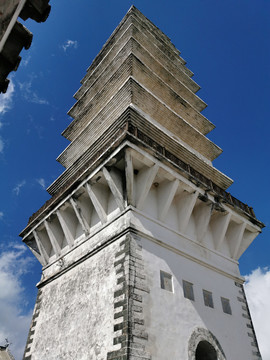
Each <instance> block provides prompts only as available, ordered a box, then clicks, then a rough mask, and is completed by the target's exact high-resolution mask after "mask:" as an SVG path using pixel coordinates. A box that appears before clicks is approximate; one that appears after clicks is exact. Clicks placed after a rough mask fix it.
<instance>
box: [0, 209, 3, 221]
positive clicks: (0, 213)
mask: <svg viewBox="0 0 270 360" xmlns="http://www.w3.org/2000/svg"><path fill="white" fill-rule="evenodd" d="M3 217H4V213H3V211H0V220H1V219H3Z"/></svg>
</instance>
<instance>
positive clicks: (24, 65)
mask: <svg viewBox="0 0 270 360" xmlns="http://www.w3.org/2000/svg"><path fill="white" fill-rule="evenodd" d="M30 59H31V56H30V55H28V56H25V57H24V58H23V59H22V61H21V64H20V65H21V66H23V67H26V66H27V65H28V64H29V61H30Z"/></svg>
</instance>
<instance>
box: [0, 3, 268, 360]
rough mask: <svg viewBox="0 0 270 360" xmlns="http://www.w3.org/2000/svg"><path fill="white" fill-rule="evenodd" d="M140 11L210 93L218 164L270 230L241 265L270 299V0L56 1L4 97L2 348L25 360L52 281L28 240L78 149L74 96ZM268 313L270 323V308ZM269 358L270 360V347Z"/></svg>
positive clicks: (0, 139)
mask: <svg viewBox="0 0 270 360" xmlns="http://www.w3.org/2000/svg"><path fill="white" fill-rule="evenodd" d="M132 4H134V5H135V6H136V7H137V8H138V9H139V10H140V11H142V12H143V13H144V15H146V16H147V17H148V18H149V19H150V20H151V21H152V22H154V24H155V25H157V26H158V27H159V28H160V29H161V30H162V31H163V32H164V33H165V34H166V35H168V36H169V37H170V38H171V40H172V42H173V43H174V44H175V46H176V47H177V48H178V49H179V50H180V51H181V56H182V57H183V58H184V59H185V60H186V61H187V66H188V67H189V68H190V69H191V70H192V71H193V72H194V80H195V81H196V82H197V83H198V84H199V85H200V86H201V90H200V91H199V92H198V95H199V96H200V97H201V98H202V99H203V100H204V101H205V102H206V103H207V104H208V107H207V108H206V109H205V110H204V111H203V114H204V115H205V116H206V117H207V118H208V119H209V120H210V121H211V122H213V123H214V124H215V125H216V129H215V130H213V131H212V132H211V133H210V134H209V138H210V139H211V140H213V141H214V142H215V143H216V144H217V145H219V146H220V147H221V148H222V149H223V151H224V153H223V154H222V155H220V157H219V158H218V159H217V160H215V162H214V166H215V167H217V168H218V169H219V170H221V171H222V172H224V173H225V174H226V175H228V176H230V177H231V178H232V179H234V181H235V183H234V184H233V185H232V186H231V187H230V189H229V191H230V192H231V193H232V194H233V195H234V196H235V197H237V198H239V199H240V200H241V201H243V202H246V203H248V205H250V206H253V207H254V210H255V214H256V215H257V217H258V219H259V220H261V221H263V222H264V223H265V224H266V226H267V227H266V228H265V229H264V230H263V233H262V234H261V235H260V236H259V237H258V238H257V239H256V240H255V241H254V243H253V244H252V245H251V246H250V248H249V249H248V250H247V251H246V253H245V254H244V255H243V256H242V257H241V259H240V269H241V273H242V274H243V275H249V280H250V282H251V283H250V289H251V285H254V286H253V287H252V291H254V289H257V291H260V292H261V293H262V299H260V302H261V303H265V304H267V296H268V299H269V295H270V272H269V268H270V257H269V250H270V243H269V238H270V236H269V231H270V230H269V229H268V225H269V213H270V212H269V210H268V204H269V203H270V195H269V190H268V186H269V173H270V171H269V154H270V151H269V150H270V141H269V130H270V124H269V113H270V101H269V96H270V65H269V64H270V46H269V37H270V22H269V15H270V2H269V0H256V1H255V0H226V1H225V0H224V1H222V0H181V1H179V0H177V1H176V0H167V1H166V2H165V1H164V0H163V1H161V0H156V1H150V0H147V1H145V0H137V1H136V0H134V1H133V2H131V1H127V0H125V1H124V0H116V1H109V0H107V1H104V0H99V1H97V0H95V1H89V0H77V1H74V0H73V1H71V0H58V1H51V5H52V11H51V14H50V16H49V18H48V20H47V21H46V22H45V23H44V24H37V23H35V22H33V21H31V20H28V21H26V24H25V25H26V27H27V28H28V29H29V30H30V31H32V32H33V34H34V38H33V43H32V46H31V48H30V49H29V50H27V51H23V52H22V62H21V65H20V67H19V69H18V71H17V72H16V73H12V75H11V85H10V87H9V91H8V93H7V94H6V95H0V169H1V177H0V182H1V183H0V189H1V190H0V191H1V193H0V195H1V197H0V199H1V201H0V284H1V286H2V288H3V287H4V288H5V289H6V291H5V292H4V294H2V295H0V303H1V306H0V316H1V318H2V319H3V318H4V317H3V316H4V311H5V319H6V320H5V321H2V322H1V325H0V342H1V341H2V342H3V340H2V339H4V338H5V337H7V336H8V337H9V339H10V341H12V342H13V345H12V349H13V351H14V353H15V355H16V357H17V358H16V359H20V357H21V353H22V348H23V346H24V341H25V337H26V336H27V330H25V329H27V326H28V322H29V319H30V314H31V312H32V309H33V306H34V302H35V296H36V289H35V284H36V283H37V282H38V281H39V279H40V275H41V267H40V266H39V264H38V262H37V261H36V260H35V259H34V258H33V257H32V255H31V253H30V252H29V251H28V250H27V249H25V248H24V247H22V246H21V239H20V238H19V237H18V234H19V232H20V231H21V230H22V229H23V228H24V227H25V225H26V223H27V221H28V217H29V216H30V215H31V214H32V213H33V212H35V211H36V210H38V209H39V208H40V206H41V205H43V203H44V202H45V201H46V200H47V199H48V198H49V195H48V194H47V193H46V190H45V189H46V187H47V186H48V185H49V184H51V183H52V182H53V181H54V180H55V179H56V178H57V177H58V175H60V173H61V172H62V171H63V168H62V166H61V165H60V164H58V163H57V162H56V160H55V159H56V157H57V156H58V155H59V154H60V153H61V152H62V150H63V149H64V148H65V147H66V146H67V145H68V141H67V140H66V139H64V138H63V137H62V136H61V132H62V131H63V130H64V129H65V128H66V127H67V125H68V124H69V123H70V121H71V118H70V117H69V116H68V115H67V114H66V113H67V111H68V110H69V108H70V107H71V106H72V105H73V104H74V102H75V100H74V99H73V97H72V96H73V94H74V93H75V92H76V90H77V89H78V88H79V86H80V80H81V79H82V78H83V76H84V74H85V71H86V69H87V67H88V66H89V65H90V64H91V62H92V60H93V59H94V57H95V56H96V55H97V53H98V52H99V50H100V49H101V47H102V45H103V44H104V43H105V41H106V40H107V39H108V37H109V36H110V34H111V33H112V32H113V30H114V29H115V27H116V26H117V25H118V23H119V22H120V21H121V19H122V17H123V16H124V15H125V13H126V12H127V11H128V9H129V7H130V6H131V5H132ZM256 269H257V270H256ZM255 270H256V271H257V272H256V271H255ZM256 286H258V288H256ZM259 286H261V287H259ZM247 291H249V290H248V289H247ZM250 291H251V290H250ZM251 302H252V299H251ZM268 302H269V301H268ZM253 305H254V306H255V308H254V309H255V310H254V320H255V318H256V316H258V314H257V315H256V311H257V310H256V304H252V306H253ZM1 309H2V310H1ZM4 309H5V310H4ZM1 312H2V314H1ZM7 314H12V316H11V315H10V317H8V316H7ZM265 314H268V315H269V317H270V309H269V307H268V308H265ZM258 317H259V316H258ZM18 319H20V321H19V320H18ZM258 321H259V320H258ZM15 324H16V325H15ZM257 326H258V328H260V329H263V324H262V323H259V322H258V325H257ZM15 328H16V330H15ZM257 332H260V331H258V330H257ZM261 332H262V333H264V334H265V332H266V330H264V329H263V330H261ZM258 336H259V334H258ZM260 336H261V338H260V339H262V340H260V339H259V340H260V341H261V349H264V346H265V345H264V343H263V341H264V340H263V335H260ZM269 336H270V335H269V333H268V338H269ZM18 338H20V339H21V340H18ZM262 351H263V350H262ZM264 359H265V360H269V359H270V354H269V353H267V350H265V353H264Z"/></svg>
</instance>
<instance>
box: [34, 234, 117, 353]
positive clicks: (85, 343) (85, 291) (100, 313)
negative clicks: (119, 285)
mask: <svg viewBox="0 0 270 360" xmlns="http://www.w3.org/2000/svg"><path fill="white" fill-rule="evenodd" d="M117 249H118V242H117V241H116V242H114V243H112V244H111V245H108V246H107V248H106V251H104V252H102V251H101V252H98V253H97V254H95V255H93V256H92V257H90V258H88V259H87V260H85V261H84V262H83V263H81V264H79V265H77V266H76V267H74V268H73V269H70V270H69V271H68V272H66V273H65V274H63V275H62V276H60V277H59V278H57V279H55V280H53V281H52V282H50V283H49V284H47V285H46V286H45V287H44V288H42V289H41V302H40V314H39V316H38V321H37V322H36V327H35V329H34V342H33V344H32V346H31V353H32V357H31V359H32V360H48V359H50V360H62V359H80V360H86V359H87V360H88V359H97V360H101V359H105V358H106V354H107V351H108V350H109V349H110V348H112V345H113V343H112V339H113V300H114V297H113V291H114V287H115V284H116V279H115V271H114V267H113V263H114V254H115V252H116V251H117Z"/></svg>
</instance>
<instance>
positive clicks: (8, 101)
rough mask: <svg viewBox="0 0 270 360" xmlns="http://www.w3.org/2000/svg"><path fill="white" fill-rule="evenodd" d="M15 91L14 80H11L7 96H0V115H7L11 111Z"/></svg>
mask: <svg viewBox="0 0 270 360" xmlns="http://www.w3.org/2000/svg"><path fill="white" fill-rule="evenodd" d="M14 90H15V86H14V83H13V81H12V79H10V82H9V86H8V89H7V92H6V93H5V94H0V114H5V113H6V112H7V111H8V110H9V109H11V107H12V97H13V94H14Z"/></svg>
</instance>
